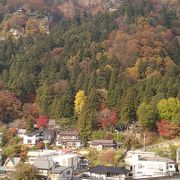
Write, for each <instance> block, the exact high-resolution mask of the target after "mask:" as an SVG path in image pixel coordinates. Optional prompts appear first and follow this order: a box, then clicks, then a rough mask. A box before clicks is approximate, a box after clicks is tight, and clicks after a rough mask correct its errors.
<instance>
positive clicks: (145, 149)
mask: <svg viewBox="0 0 180 180" xmlns="http://www.w3.org/2000/svg"><path fill="white" fill-rule="evenodd" d="M143 149H144V151H145V150H146V134H145V133H144V147H143Z"/></svg>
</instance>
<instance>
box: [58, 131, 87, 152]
mask: <svg viewBox="0 0 180 180" xmlns="http://www.w3.org/2000/svg"><path fill="white" fill-rule="evenodd" d="M56 146H62V147H70V148H72V149H79V148H81V147H83V146H84V142H83V141H82V140H81V139H80V137H79V133H78V131H76V130H67V131H60V132H58V133H57V137H56Z"/></svg>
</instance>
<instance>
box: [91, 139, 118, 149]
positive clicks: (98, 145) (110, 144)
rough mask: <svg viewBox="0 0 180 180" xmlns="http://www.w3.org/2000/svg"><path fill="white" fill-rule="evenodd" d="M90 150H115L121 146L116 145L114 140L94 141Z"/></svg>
mask: <svg viewBox="0 0 180 180" xmlns="http://www.w3.org/2000/svg"><path fill="white" fill-rule="evenodd" d="M89 144H90V148H95V149H97V150H102V149H105V148H110V149H114V148H117V146H118V147H119V144H117V143H115V142H114V141H113V140H94V141H91V142H90V143H89Z"/></svg>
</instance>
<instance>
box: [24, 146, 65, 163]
mask: <svg viewBox="0 0 180 180" xmlns="http://www.w3.org/2000/svg"><path fill="white" fill-rule="evenodd" d="M61 153H63V152H62V151H58V150H46V149H45V150H37V151H29V152H28V153H27V163H29V164H33V163H34V161H35V160H36V159H37V158H39V157H47V158H48V157H52V156H55V155H59V154H61Z"/></svg>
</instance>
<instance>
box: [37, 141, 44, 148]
mask: <svg viewBox="0 0 180 180" xmlns="http://www.w3.org/2000/svg"><path fill="white" fill-rule="evenodd" d="M37 148H38V149H44V148H45V144H44V142H43V141H40V142H39V143H38V144H37Z"/></svg>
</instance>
